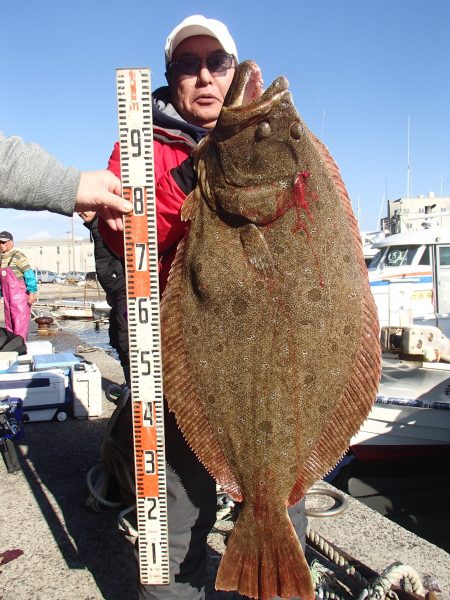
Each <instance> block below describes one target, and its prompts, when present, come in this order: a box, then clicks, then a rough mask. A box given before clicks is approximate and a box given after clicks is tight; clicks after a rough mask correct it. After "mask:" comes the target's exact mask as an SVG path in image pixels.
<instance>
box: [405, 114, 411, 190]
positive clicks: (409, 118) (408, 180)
mask: <svg viewBox="0 0 450 600" xmlns="http://www.w3.org/2000/svg"><path fill="white" fill-rule="evenodd" d="M410 127H411V115H408V155H407V160H408V164H407V173H406V197H407V198H410V197H411V157H410V154H409V132H410Z"/></svg>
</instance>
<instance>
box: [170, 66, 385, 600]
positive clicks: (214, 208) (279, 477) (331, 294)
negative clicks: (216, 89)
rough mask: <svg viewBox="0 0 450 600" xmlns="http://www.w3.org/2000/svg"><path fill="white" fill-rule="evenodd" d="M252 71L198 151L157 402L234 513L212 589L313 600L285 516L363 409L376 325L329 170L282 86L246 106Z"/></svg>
mask: <svg viewBox="0 0 450 600" xmlns="http://www.w3.org/2000/svg"><path fill="white" fill-rule="evenodd" d="M258 72H259V70H258V67H257V66H256V65H255V63H252V62H250V61H248V62H245V63H242V64H240V65H239V66H238V68H237V69H236V74H235V78H234V80H233V83H232V85H231V88H230V91H229V93H228V95H227V97H226V99H225V103H224V106H223V109H222V112H221V114H220V116H219V119H218V122H217V125H216V127H215V129H214V130H213V131H212V132H211V133H210V134H209V135H208V136H207V138H205V140H204V141H203V142H202V143H201V145H200V146H199V148H198V151H197V153H196V165H197V171H198V185H197V187H196V189H195V190H194V192H193V193H192V194H191V195H190V196H188V198H187V199H186V201H185V204H184V206H183V210H182V214H183V217H184V218H185V219H189V220H190V221H191V223H190V228H189V231H188V233H187V235H186V237H185V239H184V240H183V241H182V242H181V243H180V245H179V248H178V251H177V256H176V258H175V261H174V264H173V267H172V272H171V276H170V280H169V283H168V286H167V288H166V291H165V294H164V297H163V301H162V331H163V364H164V389H165V394H166V396H167V400H168V403H169V407H170V409H171V410H172V411H174V412H175V415H176V418H177V421H178V424H179V426H180V428H181V430H182V432H183V434H184V436H185V437H186V439H187V441H188V443H189V444H190V446H191V447H192V448H193V450H194V451H195V453H196V454H197V456H198V457H199V458H200V460H201V461H202V462H203V463H204V465H205V466H206V468H207V469H208V470H209V471H210V473H211V474H212V475H213V476H214V478H215V479H216V480H217V481H218V482H219V483H220V485H221V486H222V487H223V488H224V490H225V491H226V492H227V493H228V494H230V495H231V496H232V497H233V498H234V499H236V500H238V501H243V508H242V512H241V513H240V516H239V518H238V520H237V522H236V525H235V528H234V530H233V532H232V534H231V536H230V538H229V541H228V545H227V548H226V551H225V553H224V556H223V558H222V561H221V564H220V567H219V571H218V575H217V581H216V587H217V588H218V589H222V590H238V591H239V592H240V593H242V594H245V595H246V596H250V597H253V598H261V599H264V600H265V599H268V598H272V597H274V596H276V595H278V596H281V597H283V598H291V597H293V596H300V597H301V598H302V599H303V600H311V599H312V598H313V597H314V590H313V586H312V582H311V577H310V574H309V569H308V565H307V563H306V560H305V558H304V555H303V551H302V548H301V546H300V544H299V541H298V538H297V536H296V534H295V531H294V529H293V527H292V524H291V523H290V521H289V518H288V513H287V507H288V506H290V505H292V504H294V503H296V502H297V501H298V500H300V499H301V498H302V497H303V496H304V494H305V492H306V491H307V490H308V488H309V487H310V486H311V485H312V484H313V483H314V482H315V481H316V480H318V479H320V478H321V477H323V475H324V474H325V473H327V472H328V471H329V470H330V469H331V468H332V467H333V466H334V465H335V464H336V462H337V461H338V460H339V459H340V457H341V456H342V455H343V453H344V452H345V450H346V449H347V447H348V444H349V439H350V437H351V436H352V435H353V434H355V433H356V432H357V431H358V429H359V427H360V425H361V424H362V422H363V421H364V419H365V418H366V416H367V414H368V412H369V410H370V408H371V406H372V403H373V400H374V398H375V393H376V389H377V385H378V381H379V374H380V349H379V341H378V335H379V332H378V320H377V313H376V309H375V306H374V302H373V299H372V296H371V293H370V289H369V286H368V280H367V273H366V266H365V263H364V258H363V254H362V248H361V242H360V236H359V232H358V227H357V223H356V221H355V218H354V215H353V212H352V209H351V205H350V201H349V198H348V195H347V192H346V190H345V187H344V184H343V182H342V179H341V177H340V174H339V170H338V168H337V166H336V164H335V162H334V161H333V159H332V158H331V156H330V154H329V152H328V150H327V149H326V148H325V146H324V145H323V144H322V143H320V142H319V140H318V139H317V138H316V137H314V135H313V134H312V133H311V132H310V131H309V130H308V128H307V127H306V125H305V124H304V123H303V121H302V120H301V118H300V117H299V115H298V113H297V111H296V109H295V107H294V105H293V102H292V97H291V94H290V92H289V90H288V82H287V80H286V79H285V78H284V77H280V78H278V79H276V81H274V82H273V84H272V85H271V86H270V87H269V88H268V89H267V90H266V91H265V92H264V93H262V92H261V93H260V94H256V96H257V97H255V98H253V99H251V101H250V102H249V101H248V97H249V96H252V93H251V89H250V88H251V86H252V85H253V87H254V82H255V73H258ZM249 90H250V91H249Z"/></svg>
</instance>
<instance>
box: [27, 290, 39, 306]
mask: <svg viewBox="0 0 450 600" xmlns="http://www.w3.org/2000/svg"><path fill="white" fill-rule="evenodd" d="M36 300H37V294H33V293H32V292H30V293H29V294H28V304H29V305H30V306H31V305H32V304H33V302H36Z"/></svg>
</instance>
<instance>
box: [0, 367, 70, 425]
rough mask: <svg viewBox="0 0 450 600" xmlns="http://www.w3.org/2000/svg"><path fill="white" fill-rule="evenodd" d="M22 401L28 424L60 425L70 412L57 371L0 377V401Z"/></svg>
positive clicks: (63, 384) (63, 381)
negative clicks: (39, 422) (5, 398)
mask: <svg viewBox="0 0 450 600" xmlns="http://www.w3.org/2000/svg"><path fill="white" fill-rule="evenodd" d="M4 396H11V397H12V398H21V399H22V400H23V412H24V413H25V414H27V415H28V417H29V420H30V421H52V420H53V419H57V420H58V421H64V420H65V419H66V418H67V415H68V413H69V412H70V410H71V402H69V401H67V400H66V388H65V376H64V371H62V370H61V369H53V370H52V371H47V372H34V371H31V372H29V373H0V397H4Z"/></svg>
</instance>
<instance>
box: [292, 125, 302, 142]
mask: <svg viewBox="0 0 450 600" xmlns="http://www.w3.org/2000/svg"><path fill="white" fill-rule="evenodd" d="M289 131H290V134H291V137H293V138H294V140H301V139H302V136H303V128H302V126H301V125H300V123H299V122H298V121H294V122H293V123H292V125H291V127H290V130H289Z"/></svg>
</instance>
